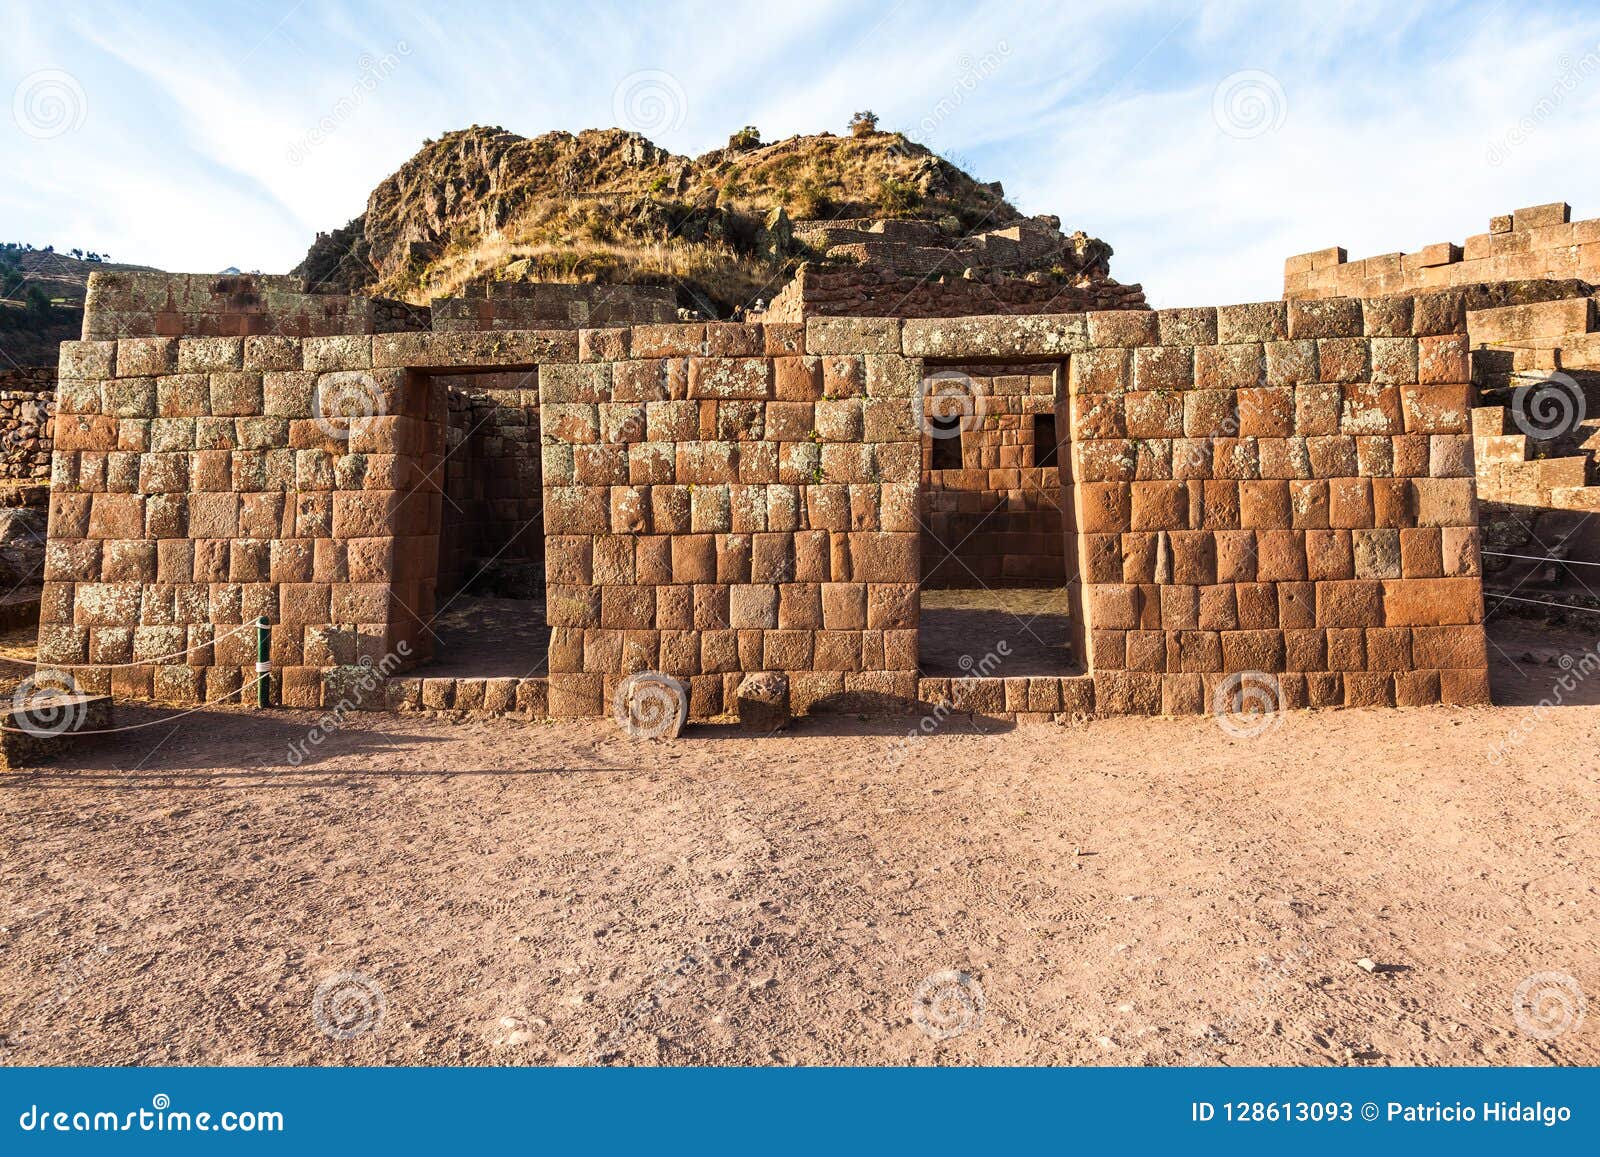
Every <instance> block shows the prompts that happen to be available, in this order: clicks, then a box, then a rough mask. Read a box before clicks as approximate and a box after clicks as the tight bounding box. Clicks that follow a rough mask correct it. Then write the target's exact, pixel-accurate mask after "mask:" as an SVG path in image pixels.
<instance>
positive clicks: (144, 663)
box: [0, 619, 258, 671]
mask: <svg viewBox="0 0 1600 1157" xmlns="http://www.w3.org/2000/svg"><path fill="white" fill-rule="evenodd" d="M147 625H148V624H147ZM194 625H198V624H194ZM257 629H258V627H257V623H256V620H255V619H251V620H250V621H249V622H248V623H242V624H240V625H239V626H238V627H237V628H235V629H234V630H231V631H229V632H227V633H226V634H222V635H217V636H215V637H214V638H212V640H211V641H210V642H208V643H196V644H195V645H194V646H192V647H185V648H184V649H183V650H181V651H174V652H172V654H170V655H157V656H156V657H155V658H153V659H135V660H134V661H133V662H131V663H39V662H35V661H34V660H32V659H13V658H10V657H9V656H4V655H0V663H14V664H16V665H17V666H19V667H33V668H35V669H36V670H37V669H41V668H42V669H45V670H50V671H59V670H61V669H63V668H65V667H96V668H101V667H103V668H105V669H107V670H111V669H113V668H117V667H150V666H154V665H155V664H157V663H164V662H166V660H168V659H176V658H178V657H180V656H183V655H187V654H189V653H190V652H193V651H199V650H203V649H204V648H206V647H213V646H215V645H216V644H218V643H220V642H221V641H222V640H223V639H231V638H232V637H233V636H234V635H239V634H243V633H244V632H245V631H254V630H257ZM242 665H244V664H241V666H242Z"/></svg>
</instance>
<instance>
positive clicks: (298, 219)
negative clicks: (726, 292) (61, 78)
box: [0, 0, 1600, 304]
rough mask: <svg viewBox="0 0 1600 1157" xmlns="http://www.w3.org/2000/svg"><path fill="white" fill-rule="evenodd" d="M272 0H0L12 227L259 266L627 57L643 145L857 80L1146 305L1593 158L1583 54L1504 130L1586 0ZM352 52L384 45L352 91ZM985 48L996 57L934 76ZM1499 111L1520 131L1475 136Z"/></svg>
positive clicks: (1575, 48)
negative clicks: (647, 112) (638, 82)
mask: <svg viewBox="0 0 1600 1157" xmlns="http://www.w3.org/2000/svg"><path fill="white" fill-rule="evenodd" d="M272 11H273V13H274V14H273V15H272V16H271V17H270V18H269V17H263V16H259V15H258V16H257V17H255V18H253V19H251V20H249V21H242V20H240V21H238V24H237V26H235V25H230V24H228V23H219V22H225V21H228V20H229V19H230V17H229V15H228V13H227V11H226V10H222V9H217V10H213V11H210V12H208V13H207V14H206V15H205V16H200V15H197V13H196V10H193V9H190V10H182V9H172V10H170V11H167V12H160V11H157V12H153V13H151V12H146V13H138V12H136V11H135V10H132V9H115V8H93V9H86V8H83V7H80V6H74V7H71V8H65V7H63V8H62V9H61V11H60V12H58V13H57V12H44V13H41V10H39V9H36V8H31V9H20V10H19V12H18V14H17V16H16V18H15V19H13V18H12V16H11V15H10V14H9V13H8V16H7V23H8V30H13V29H14V30H13V31H12V34H11V35H9V36H8V38H7V40H6V41H5V42H4V43H0V69H3V72H0V81H4V82H6V84H7V87H8V88H9V87H10V86H14V85H15V83H16V81H17V79H19V78H20V77H22V76H24V75H26V74H27V73H29V72H30V71H32V70H34V69H38V68H41V67H66V68H69V69H70V70H72V71H73V72H74V74H75V75H76V76H78V78H79V79H80V81H81V82H82V84H83V87H84V90H85V92H86V94H87V96H88V100H89V108H88V116H87V118H86V121H85V124H84V126H83V128H82V129H80V130H79V131H77V132H74V133H70V134H67V135H65V136H63V137H60V138H57V139H54V140H46V141H40V140H34V139H32V138H29V137H27V136H25V135H24V134H22V133H20V132H18V131H13V130H14V126H12V125H10V124H9V123H4V124H0V142H3V146H4V147H5V148H6V150H7V154H8V156H9V157H12V158H14V163H13V166H12V179H11V182H10V185H9V187H8V188H7V189H6V190H5V191H3V192H0V205H3V206H4V209H5V213H6V220H7V222H8V230H9V231H10V232H11V233H12V235H13V236H15V237H16V238H17V239H20V240H30V241H34V242H36V243H41V244H42V243H44V242H47V241H48V242H53V243H55V244H57V245H60V246H67V245H82V246H86V247H92V248H96V249H101V250H106V251H110V252H112V253H113V254H114V255H115V256H116V257H118V258H120V259H126V260H133V261H144V262H148V263H150V264H157V265H161V266H163V267H166V268H173V269H184V268H187V269H196V270H211V269H216V268H219V267H221V266H223V265H227V264H237V265H241V266H244V267H247V268H249V267H260V268H264V269H269V270H273V269H279V270H281V269H284V268H287V267H288V266H290V265H292V264H293V263H294V262H295V261H296V260H298V258H299V257H300V255H301V254H302V253H303V252H304V250H305V246H306V245H307V243H308V242H309V241H310V239H311V236H312V234H313V233H314V232H315V231H316V230H318V229H327V228H331V227H333V226H336V225H340V224H342V223H343V222H344V221H345V220H346V219H348V218H349V217H350V216H353V215H354V214H355V213H357V212H359V211H360V209H361V207H362V205H363V203H364V201H365V198H366V195H367V193H368V192H369V191H370V190H371V188H372V187H373V186H374V185H375V184H376V183H377V182H378V181H379V180H381V179H382V178H383V177H384V176H385V175H387V174H388V173H389V172H391V171H393V170H394V169H395V168H396V167H397V166H398V165H399V164H400V163H401V162H402V161H403V160H404V159H405V158H406V157H408V156H410V155H411V153H412V152H414V151H415V149H416V148H417V147H418V146H419V145H420V144H421V141H422V139H423V138H424V137H430V136H438V135H439V134H440V133H442V132H444V131H447V130H449V129H451V128H459V127H464V126H465V125H468V124H471V123H483V124H495V123H498V124H503V125H504V126H505V127H507V128H509V129H512V130H514V131H518V132H523V133H527V134H530V135H533V134H537V133H540V132H544V131H549V130H551V129H555V128H566V129H570V130H574V131H575V130H577V129H579V128H583V127H591V126H604V125H609V124H611V123H612V122H613V121H614V120H615V117H614V115H613V95H614V90H615V88H616V86H617V85H618V83H619V82H620V81H621V80H622V79H623V78H624V77H625V76H627V75H629V74H630V73H632V72H636V71H639V70H643V69H652V68H654V69H663V70H666V71H668V72H670V73H672V75H673V76H674V77H675V78H676V81H677V83H678V85H679V86H680V87H681V89H682V91H683V94H684V100H685V102H686V107H685V109H684V115H683V117H682V118H681V124H680V125H679V126H678V127H677V128H676V129H674V130H673V131H670V132H667V133H664V134H662V137H661V139H659V140H658V142H657V143H659V144H662V145H663V146H665V147H668V148H671V149H673V150H674V151H678V152H686V153H694V152H699V151H703V150H704V149H706V148H710V147H714V146H716V145H719V144H721V143H723V141H724V140H725V139H726V137H727V134H728V133H729V132H731V131H733V130H734V129H736V128H738V127H739V126H740V125H743V124H745V123H754V124H757V125H759V126H760V128H761V129H762V130H763V132H764V134H765V135H766V136H767V138H768V139H775V138H777V137H780V136H786V135H788V134H790V133H794V132H814V131H819V130H822V129H830V130H832V131H834V132H841V131H843V129H844V122H845V119H846V118H847V117H848V116H849V114H850V113H851V112H852V111H854V110H855V109H857V108H862V107H871V108H873V109H875V110H876V111H877V112H878V113H879V114H880V116H881V117H882V118H883V123H884V125H885V127H891V128H904V129H907V130H914V131H915V132H916V135H919V136H926V138H927V143H929V144H930V146H931V147H934V148H936V149H938V150H939V151H941V152H944V153H946V154H947V155H951V156H953V157H956V158H959V159H960V160H961V161H963V162H965V163H966V164H967V165H968V166H969V167H970V168H971V169H973V170H974V175H976V176H978V177H980V178H981V179H986V180H992V179H1000V180H1002V181H1003V182H1004V183H1005V186H1006V189H1007V191H1008V193H1009V194H1010V195H1011V196H1012V197H1013V199H1014V200H1015V201H1016V202H1017V203H1018V204H1019V205H1020V206H1021V207H1023V208H1024V209H1025V211H1028V212H1053V213H1057V214H1059V215H1060V217H1061V218H1062V222H1063V225H1064V226H1065V227H1067V228H1084V229H1087V230H1088V231H1090V232H1092V233H1095V234H1098V235H1099V236H1102V237H1104V238H1106V240H1108V241H1110V242H1111V244H1112V245H1113V246H1115V248H1116V250H1117V254H1116V257H1115V258H1114V259H1113V263H1112V265H1113V272H1114V273H1115V274H1116V275H1117V276H1119V277H1121V278H1123V279H1125V280H1140V281H1142V282H1143V283H1144V284H1145V286H1146V290H1147V292H1148V293H1149V295H1150V296H1151V298H1152V300H1154V301H1157V302H1158V303H1162V304H1195V303H1203V302H1218V301H1229V300H1254V299H1263V298H1270V297H1275V296H1277V295H1278V293H1279V292H1280V290H1281V275H1282V262H1283V259H1284V258H1285V257H1287V256H1289V255H1290V254H1293V253H1297V252H1302V251H1305V250H1308V249H1313V248H1320V247H1323V246H1326V245H1332V244H1342V245H1345V246H1346V247H1347V248H1349V250H1350V252H1351V254H1352V256H1364V255H1367V254H1370V253H1377V252H1384V251H1392V250H1395V249H1415V248H1417V247H1419V246H1421V245H1423V244H1426V243H1429V242H1432V241H1437V240H1444V239H1446V238H1450V239H1453V240H1457V241H1459V240H1461V239H1462V238H1463V237H1464V236H1465V235H1466V234H1468V233H1470V232H1474V231H1478V230H1481V229H1482V228H1484V225H1485V222H1486V219H1487V217H1488V216H1489V215H1490V214H1491V213H1495V212H1502V211H1505V210H1507V209H1510V208H1513V207H1515V206H1517V205H1521V204H1528V203H1535V202H1539V201H1547V200H1552V199H1556V198H1559V197H1563V196H1567V197H1573V196H1577V195H1579V194H1581V192H1582V191H1583V190H1584V189H1585V188H1587V187H1588V186H1589V185H1590V184H1592V183H1593V181H1594V178H1595V176H1596V175H1597V174H1596V168H1597V166H1600V161H1596V160H1594V159H1592V150H1589V149H1587V148H1586V147H1585V146H1586V145H1587V135H1586V134H1584V133H1583V128H1584V126H1585V125H1586V123H1592V122H1591V118H1592V117H1593V115H1594V113H1595V112H1596V111H1597V109H1600V59H1597V60H1596V62H1595V65H1594V67H1593V69H1592V70H1591V71H1589V72H1587V73H1584V74H1583V77H1582V80H1581V82H1580V83H1578V84H1577V85H1576V87H1574V88H1573V89H1572V90H1571V91H1565V90H1562V91H1561V92H1560V99H1559V101H1556V102H1554V105H1553V107H1551V108H1549V109H1547V111H1546V113H1544V114H1541V115H1539V116H1537V117H1536V119H1535V123H1534V124H1533V128H1532V131H1531V132H1523V130H1522V129H1519V128H1518V123H1519V119H1520V118H1523V117H1532V116H1534V110H1535V109H1537V108H1538V107H1539V104H1540V101H1541V99H1544V100H1545V101H1546V102H1547V104H1549V103H1550V101H1549V98H1550V97H1551V95H1552V93H1553V92H1556V91H1557V89H1558V86H1559V84H1560V82H1561V78H1562V76H1563V75H1576V74H1578V73H1580V72H1582V62H1583V61H1584V60H1585V59H1586V58H1585V56H1584V54H1585V53H1593V52H1600V48H1597V45H1600V16H1597V15H1595V14H1592V13H1586V12H1579V13H1576V14H1574V13H1564V14H1563V13H1550V14H1540V13H1538V12H1531V13H1530V12H1529V11H1527V10H1519V9H1517V8H1515V7H1512V8H1509V9H1507V8H1501V7H1493V6H1482V5H1470V6H1458V7H1455V8H1452V9H1449V10H1444V9H1440V8H1439V7H1438V6H1435V5H1422V4H1411V5H1405V4H1395V3H1377V2H1368V3H1361V4H1356V5H1343V6H1340V5H1328V4H1319V5H1315V6H1312V5H1306V6H1304V7H1300V8H1293V9H1285V8H1284V7H1282V6H1281V5H1268V4H1245V5H1209V4H1207V5H1194V4H1148V5H1142V6H1124V5H1119V6H1115V7H1109V8H1102V9H1099V10H1088V9H1086V8H1084V7H1081V6H1072V7H1067V6H1062V5H1058V4H1021V5H1019V4H998V5H985V6H972V5H960V6H957V5H951V6H948V7H937V8H932V9H930V7H929V6H927V5H923V4H912V3H903V4H898V5H888V4H885V5H882V6H879V7H877V8H866V9H863V8H862V7H860V6H858V5H855V4H850V3H846V2H845V0H832V2H829V3H819V4H808V5H787V6H781V7H780V6H772V5H770V4H764V5H756V4H752V5H747V6H741V5H731V6H730V5H692V6H683V7H677V8H671V9H668V8H662V7H653V8H651V9H648V10H644V11H645V12H647V14H646V15H641V14H640V13H641V10H640V9H637V8H633V7H620V6H619V7H616V8H606V7H603V6H599V7H581V8H580V7H578V6H574V5H566V4H563V5H559V6H558V5H547V6H542V7H537V8H535V7H529V6H520V5H509V6H506V7H503V8H494V9H482V8H480V9H477V10H475V13H474V17H473V18H472V19H470V20H469V19H466V18H457V17H453V16H448V15H435V12H434V10H433V9H417V10H409V11H408V10H400V9H395V8H392V7H387V6H371V7H354V8H326V9H325V8H318V7H315V6H311V5H306V6H304V7H301V8H296V9H289V10H272ZM285 11H286V12H287V15H286V16H284V17H283V22H282V24H281V25H280V26H278V27H276V28H274V27H273V26H272V24H271V23H270V20H271V19H277V18H279V16H280V15H282V13H283V12H285ZM235 19H236V18H235ZM402 44H404V46H405V48H406V51H405V52H403V53H402V52H400V51H399V47H400V46H401V45H402ZM1002 45H1003V51H1002V50H1001V49H1002ZM1563 54H1567V56H1568V57H1569V58H1570V59H1569V60H1568V61H1567V62H1566V73H1565V74H1564V73H1563V61H1562V56H1563ZM364 55H365V56H367V57H369V58H371V59H372V60H375V61H382V60H383V59H385V58H386V57H392V58H393V59H394V60H395V65H394V67H393V68H392V69H389V70H387V71H386V72H385V75H384V76H383V77H382V79H381V80H379V81H378V82H377V83H376V84H374V85H372V86H370V87H363V88H361V89H360V90H359V94H358V97H357V98H356V99H352V97H353V95H356V94H357V86H358V85H361V84H362V80H363V76H364V75H366V73H365V72H364V69H363V64H362V60H363V56H364ZM986 57H992V58H996V59H998V61H999V63H998V66H997V67H994V68H992V69H989V68H986V69H983V71H986V72H988V73H989V75H987V76H986V77H985V78H984V79H983V80H982V81H981V82H980V83H978V84H976V85H965V84H963V83H962V78H963V76H970V74H971V73H972V71H974V69H975V68H976V67H977V65H978V64H979V62H981V61H983V60H984V59H985V58H986ZM1241 69H1261V70H1264V71H1266V72H1268V73H1271V74H1272V76H1273V77H1275V78H1276V80H1277V82H1278V83H1279V84H1280V85H1281V87H1282V91H1283V94H1284V99H1285V102H1286V107H1285V109H1284V116H1283V121H1282V124H1281V125H1280V126H1279V127H1278V128H1276V129H1275V130H1273V131H1271V132H1268V133H1265V134H1264V135H1261V136H1258V137H1254V138H1251V139H1236V138H1235V137H1232V136H1228V135H1226V134H1225V133H1223V132H1222V131H1220V130H1219V129H1218V127H1217V124H1216V122H1215V121H1214V119H1213V116H1212V101H1213V92H1214V90H1215V87H1216V85H1217V82H1218V81H1220V80H1221V79H1222V78H1223V77H1225V76H1228V75H1229V74H1231V73H1234V72H1237V71H1239V70H1241ZM341 101H343V102H344V105H343V110H342V111H336V110H339V109H340V108H341V104H340V102H341ZM941 102H942V104H941ZM324 121H327V122H331V124H329V125H325V126H324V127H330V128H331V131H329V132H328V133H327V136H326V139H321V140H312V139H311V137H310V136H309V134H312V131H313V130H314V129H318V126H319V124H321V123H323V122H324ZM924 121H932V122H935V123H934V127H933V131H932V132H931V133H927V132H925V131H924V129H923V124H924ZM1513 130H1516V132H1517V135H1518V136H1519V138H1520V137H1525V138H1526V139H1525V140H1520V141H1519V143H1517V144H1516V146H1515V147H1512V148H1507V149H1503V150H1502V151H1503V154H1504V155H1503V158H1502V160H1501V163H1500V164H1498V165H1493V164H1490V163H1489V160H1488V151H1489V148H1490V147H1491V145H1493V144H1494V143H1495V142H1496V141H1499V140H1503V139H1506V138H1507V134H1509V133H1511V132H1512V131H1513ZM319 131H320V130H319ZM308 140H309V141H311V143H310V147H304V146H305V145H306V144H307V142H308ZM291 153H294V154H296V155H295V156H291ZM1576 208H1577V209H1578V211H1580V212H1582V211H1588V212H1590V213H1594V212H1600V205H1588V206H1584V205H1581V204H1580V205H1578V206H1577V207H1576Z"/></svg>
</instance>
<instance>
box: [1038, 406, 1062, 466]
mask: <svg viewBox="0 0 1600 1157" xmlns="http://www.w3.org/2000/svg"><path fill="white" fill-rule="evenodd" d="M1059 446H1060V443H1059V442H1058V441H1057V440H1056V416H1055V415H1054V414H1035V415H1034V416H1033V464H1034V465H1035V466H1054V465H1056V451H1057V449H1058V448H1059Z"/></svg>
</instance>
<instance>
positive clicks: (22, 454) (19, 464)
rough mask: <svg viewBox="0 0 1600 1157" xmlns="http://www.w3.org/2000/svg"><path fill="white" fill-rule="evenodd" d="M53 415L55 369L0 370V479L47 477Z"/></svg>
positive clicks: (44, 367) (39, 367)
mask: <svg viewBox="0 0 1600 1157" xmlns="http://www.w3.org/2000/svg"><path fill="white" fill-rule="evenodd" d="M55 412H56V371H55V367H53V366H35V367H29V368H25V369H20V370H0V478H3V479H6V480H18V481H40V482H42V481H45V480H47V479H48V478H49V477H50V450H51V445H52V442H51V437H52V430H53V425H54V418H55Z"/></svg>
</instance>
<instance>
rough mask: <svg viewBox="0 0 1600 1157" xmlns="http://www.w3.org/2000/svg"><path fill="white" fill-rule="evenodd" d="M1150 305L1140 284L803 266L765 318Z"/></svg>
mask: <svg viewBox="0 0 1600 1157" xmlns="http://www.w3.org/2000/svg"><path fill="white" fill-rule="evenodd" d="M1148 308H1149V306H1148V305H1146V304H1145V299H1144V290H1143V289H1142V288H1141V287H1139V286H1138V285H1119V284H1118V283H1116V282H1114V281H1110V280H1098V281H1093V282H1090V283H1089V284H1086V285H1066V284H1063V283H1060V282H1055V281H1051V280H1047V279H1038V280H1035V281H1029V280H1027V279H1025V278H1022V277H1011V276H1006V275H1003V274H995V275H992V276H988V277H986V278H978V279H973V280H968V279H966V278H964V277H960V276H947V277H943V278H934V277H897V276H893V275H890V274H886V273H883V272H882V271H880V270H877V269H872V268H856V269H848V268H846V269H824V268H821V267H818V266H815V265H802V266H801V267H800V269H799V270H798V271H796V273H795V276H794V278H793V279H792V280H791V281H790V282H789V283H788V284H787V285H785V286H784V287H783V289H781V290H780V291H779V292H778V294H777V295H776V296H775V297H774V298H773V299H772V302H771V304H770V305H769V307H768V309H767V312H766V315H765V319H764V320H766V321H769V322H798V321H803V320H804V319H805V318H808V317H971V316H977V315H983V314H1037V313H1081V312H1087V311H1090V310H1110V309H1148Z"/></svg>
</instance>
